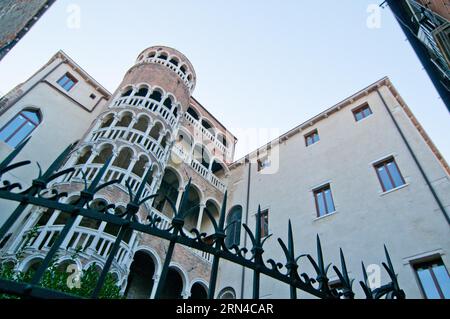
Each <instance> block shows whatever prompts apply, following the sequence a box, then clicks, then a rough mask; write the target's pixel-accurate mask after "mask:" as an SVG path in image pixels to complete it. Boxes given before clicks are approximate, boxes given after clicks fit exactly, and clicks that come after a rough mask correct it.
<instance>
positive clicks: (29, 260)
mask: <svg viewBox="0 0 450 319" xmlns="http://www.w3.org/2000/svg"><path fill="white" fill-rule="evenodd" d="M44 259H45V256H44V255H42V254H35V255H32V256H28V257H26V258H25V259H24V260H23V261H22V262H21V263H20V264H19V267H18V271H19V272H23V273H26V272H28V271H30V270H33V271H36V270H37V268H38V267H39V265H40V264H41V263H42V262H43V261H44Z"/></svg>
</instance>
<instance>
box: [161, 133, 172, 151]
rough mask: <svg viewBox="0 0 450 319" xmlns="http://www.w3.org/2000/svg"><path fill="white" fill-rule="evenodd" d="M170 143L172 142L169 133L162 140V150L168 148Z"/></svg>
mask: <svg viewBox="0 0 450 319" xmlns="http://www.w3.org/2000/svg"><path fill="white" fill-rule="evenodd" d="M169 142H170V133H169V132H167V134H166V135H164V137H163V139H162V140H161V146H162V148H166V146H167V143H169Z"/></svg>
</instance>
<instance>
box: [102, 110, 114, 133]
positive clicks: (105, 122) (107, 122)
mask: <svg viewBox="0 0 450 319" xmlns="http://www.w3.org/2000/svg"><path fill="white" fill-rule="evenodd" d="M115 116H116V114H115V113H114V112H109V113H106V114H105V115H103V116H102V117H101V119H100V127H99V129H102V128H107V127H110V126H111V124H112V123H113V122H114V118H115Z"/></svg>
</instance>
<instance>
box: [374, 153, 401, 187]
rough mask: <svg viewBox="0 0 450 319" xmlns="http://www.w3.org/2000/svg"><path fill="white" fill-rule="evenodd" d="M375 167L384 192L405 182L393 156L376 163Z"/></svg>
mask: <svg viewBox="0 0 450 319" xmlns="http://www.w3.org/2000/svg"><path fill="white" fill-rule="evenodd" d="M375 169H376V171H377V174H378V178H379V179H380V183H381V187H382V188H383V191H384V192H388V191H390V190H392V189H395V188H398V187H400V186H403V185H405V184H406V183H405V180H404V179H403V176H402V174H401V173H400V170H399V168H398V166H397V163H396V162H395V160H394V158H393V157H391V158H389V159H387V160H385V161H382V162H380V163H378V164H376V165H375Z"/></svg>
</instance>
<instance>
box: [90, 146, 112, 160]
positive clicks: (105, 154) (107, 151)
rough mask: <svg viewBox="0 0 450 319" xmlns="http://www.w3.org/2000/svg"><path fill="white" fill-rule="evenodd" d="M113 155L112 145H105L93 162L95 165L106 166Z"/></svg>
mask: <svg viewBox="0 0 450 319" xmlns="http://www.w3.org/2000/svg"><path fill="white" fill-rule="evenodd" d="M112 153H113V146H112V145H110V144H107V145H105V146H104V147H103V148H102V150H101V151H100V153H99V154H98V155H97V157H95V158H94V160H93V161H92V163H93V164H105V163H106V161H107V160H108V159H109V158H110V157H111V155H112Z"/></svg>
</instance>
